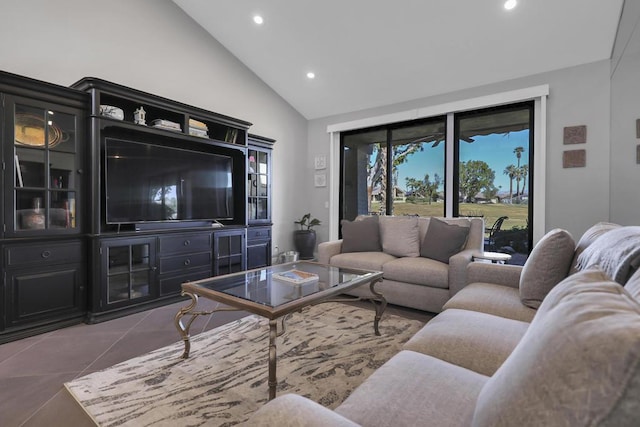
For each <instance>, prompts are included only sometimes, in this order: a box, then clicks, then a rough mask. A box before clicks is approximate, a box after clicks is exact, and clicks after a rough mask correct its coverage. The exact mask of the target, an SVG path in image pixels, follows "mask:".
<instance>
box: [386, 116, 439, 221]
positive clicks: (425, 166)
mask: <svg viewBox="0 0 640 427" xmlns="http://www.w3.org/2000/svg"><path fill="white" fill-rule="evenodd" d="M391 135H392V136H391V138H392V142H391V144H392V155H393V162H392V165H393V171H392V181H391V182H392V189H391V194H390V195H389V197H391V202H392V212H391V213H392V214H393V215H419V216H444V213H445V212H444V165H445V163H444V155H445V122H444V120H438V121H437V122H432V123H423V124H419V125H414V126H407V127H402V128H399V129H394V130H393V131H392V133H391Z"/></svg>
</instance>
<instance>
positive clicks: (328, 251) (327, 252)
mask: <svg viewBox="0 0 640 427" xmlns="http://www.w3.org/2000/svg"><path fill="white" fill-rule="evenodd" d="M340 251H342V240H332V241H330V242H322V243H320V244H318V262H319V263H320V264H329V261H330V260H331V257H332V256H334V255H338V254H339V253H340Z"/></svg>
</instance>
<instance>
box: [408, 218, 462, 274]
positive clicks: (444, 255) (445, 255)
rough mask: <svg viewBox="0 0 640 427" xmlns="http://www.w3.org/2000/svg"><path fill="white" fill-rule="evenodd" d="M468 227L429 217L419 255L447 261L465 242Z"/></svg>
mask: <svg viewBox="0 0 640 427" xmlns="http://www.w3.org/2000/svg"><path fill="white" fill-rule="evenodd" d="M467 237H469V227H462V226H460V225H456V224H448V223H446V222H444V221H441V220H439V219H438V218H431V221H430V222H429V228H427V234H426V235H425V236H424V240H423V241H422V245H421V246H420V256H421V257H425V258H431V259H435V260H436V261H440V262H445V263H447V264H448V263H449V258H450V257H451V256H452V255H455V254H457V253H458V252H460V251H461V250H462V249H464V246H465V245H466V243H467Z"/></svg>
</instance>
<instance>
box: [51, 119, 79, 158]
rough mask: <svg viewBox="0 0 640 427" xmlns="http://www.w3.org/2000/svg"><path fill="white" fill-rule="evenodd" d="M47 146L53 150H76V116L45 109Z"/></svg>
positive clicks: (71, 151)
mask: <svg viewBox="0 0 640 427" xmlns="http://www.w3.org/2000/svg"><path fill="white" fill-rule="evenodd" d="M47 125H48V129H49V131H48V136H49V148H51V149H53V150H55V151H61V152H67V153H75V152H76V116H74V115H71V114H66V113H61V112H58V111H52V110H48V111H47Z"/></svg>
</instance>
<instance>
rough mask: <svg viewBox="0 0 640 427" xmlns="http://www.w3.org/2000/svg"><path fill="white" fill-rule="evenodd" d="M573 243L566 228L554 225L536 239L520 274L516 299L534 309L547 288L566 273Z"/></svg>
mask: <svg viewBox="0 0 640 427" xmlns="http://www.w3.org/2000/svg"><path fill="white" fill-rule="evenodd" d="M574 250H575V242H574V240H573V238H572V237H571V234H569V232H568V231H566V230H562V229H560V228H556V229H554V230H551V231H550V232H548V233H547V234H545V235H544V237H542V239H540V241H539V242H538V244H537V245H536V246H535V247H534V248H533V250H532V251H531V254H530V255H529V258H528V259H527V261H526V262H525V263H524V267H523V268H522V273H521V275H520V300H521V301H522V303H523V304H524V305H526V306H528V307H531V308H538V307H539V306H540V303H541V302H542V300H543V299H544V297H545V296H547V294H548V293H549V291H550V290H551V289H552V288H553V287H554V286H555V285H557V284H558V283H560V282H561V281H562V280H563V279H564V278H565V277H567V274H568V273H569V267H571V261H572V260H573V253H574Z"/></svg>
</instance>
